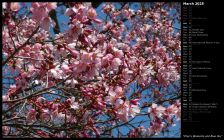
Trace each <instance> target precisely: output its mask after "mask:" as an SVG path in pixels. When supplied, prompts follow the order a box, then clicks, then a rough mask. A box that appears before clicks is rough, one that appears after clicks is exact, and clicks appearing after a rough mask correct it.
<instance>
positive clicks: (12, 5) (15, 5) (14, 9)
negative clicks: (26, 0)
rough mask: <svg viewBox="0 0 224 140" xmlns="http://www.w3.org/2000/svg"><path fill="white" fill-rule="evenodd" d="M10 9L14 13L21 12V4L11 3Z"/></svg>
mask: <svg viewBox="0 0 224 140" xmlns="http://www.w3.org/2000/svg"><path fill="white" fill-rule="evenodd" d="M10 9H11V10H12V11H15V12H16V11H19V9H20V4H19V3H18V2H11V3H10Z"/></svg>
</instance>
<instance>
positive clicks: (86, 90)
mask: <svg viewBox="0 0 224 140" xmlns="http://www.w3.org/2000/svg"><path fill="white" fill-rule="evenodd" d="M134 4H135V3H124V2H123V3H85V2H69V3H68V2H58V3H56V2H32V3H31V4H29V3H17V2H11V3H6V2H3V3H2V17H3V20H2V23H3V26H2V45H3V47H2V52H3V54H2V57H3V60H2V65H3V66H2V70H3V79H2V81H3V94H2V111H3V112H2V130H3V131H2V135H3V137H39V138H47V137H63V138H73V137H153V136H155V135H160V134H161V133H163V132H165V131H169V129H170V128H171V127H174V126H175V124H176V123H178V121H179V120H180V117H181V103H180V96H181V93H180V68H181V67H180V63H181V59H180V56H181V42H180V29H179V27H178V25H180V4H179V3H164V2H160V3H156V2H152V3H138V5H140V8H133V5H134ZM60 9H61V10H60ZM60 13H61V14H62V15H63V16H66V17H67V18H68V19H69V21H68V22H67V23H64V24H63V26H66V30H65V31H61V29H60V28H61V27H62V26H61V25H60V24H59V20H60V18H59V16H58V15H60ZM10 81H12V82H11V83H9V82H10ZM143 116H144V118H145V119H136V118H138V117H143ZM143 124H144V125H143ZM124 127H126V131H125V132H124V131H123V129H122V128H124Z"/></svg>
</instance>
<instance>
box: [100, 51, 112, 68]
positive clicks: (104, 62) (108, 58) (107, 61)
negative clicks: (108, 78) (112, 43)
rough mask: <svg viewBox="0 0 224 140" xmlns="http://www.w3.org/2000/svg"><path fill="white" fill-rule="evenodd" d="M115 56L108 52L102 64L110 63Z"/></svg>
mask: <svg viewBox="0 0 224 140" xmlns="http://www.w3.org/2000/svg"><path fill="white" fill-rule="evenodd" d="M112 58H113V55H112V54H110V53H109V54H107V55H106V56H104V57H103V58H102V62H101V63H102V66H105V65H108V64H109V63H110V61H111V59H112Z"/></svg>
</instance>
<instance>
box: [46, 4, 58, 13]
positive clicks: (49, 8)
mask: <svg viewBox="0 0 224 140" xmlns="http://www.w3.org/2000/svg"><path fill="white" fill-rule="evenodd" d="M47 8H48V10H49V11H50V10H53V9H56V8H57V3H56V2H48V4H47Z"/></svg>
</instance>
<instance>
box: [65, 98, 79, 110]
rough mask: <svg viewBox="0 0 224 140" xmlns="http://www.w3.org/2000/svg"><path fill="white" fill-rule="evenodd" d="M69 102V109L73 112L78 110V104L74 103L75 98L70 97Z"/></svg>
mask: <svg viewBox="0 0 224 140" xmlns="http://www.w3.org/2000/svg"><path fill="white" fill-rule="evenodd" d="M68 100H70V101H71V108H72V109H74V110H77V109H79V104H78V102H75V97H72V98H71V99H68Z"/></svg>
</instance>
